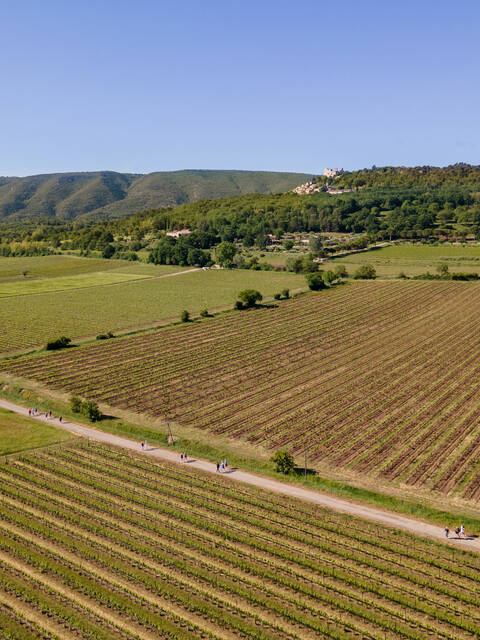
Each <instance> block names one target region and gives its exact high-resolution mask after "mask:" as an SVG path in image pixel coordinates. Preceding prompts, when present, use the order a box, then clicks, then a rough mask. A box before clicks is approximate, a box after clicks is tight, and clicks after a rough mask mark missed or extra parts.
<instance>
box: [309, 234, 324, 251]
mask: <svg viewBox="0 0 480 640" xmlns="http://www.w3.org/2000/svg"><path fill="white" fill-rule="evenodd" d="M308 248H309V249H310V251H311V252H312V253H318V252H319V251H321V250H322V239H321V238H320V237H318V236H310V238H309V240H308Z"/></svg>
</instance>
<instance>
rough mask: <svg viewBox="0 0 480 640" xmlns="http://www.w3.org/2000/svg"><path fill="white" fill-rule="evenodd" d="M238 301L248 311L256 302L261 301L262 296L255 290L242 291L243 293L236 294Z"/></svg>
mask: <svg viewBox="0 0 480 640" xmlns="http://www.w3.org/2000/svg"><path fill="white" fill-rule="evenodd" d="M238 299H239V300H240V301H241V303H242V304H243V305H244V306H245V307H246V308H247V309H249V308H251V307H254V306H255V305H256V304H257V302H260V301H261V300H263V296H262V294H261V293H260V291H257V290H256V289H243V291H240V293H239V294H238Z"/></svg>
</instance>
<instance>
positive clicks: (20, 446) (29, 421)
mask: <svg viewBox="0 0 480 640" xmlns="http://www.w3.org/2000/svg"><path fill="white" fill-rule="evenodd" d="M71 438H72V436H71V435H70V434H69V433H66V432H65V431H62V430H61V429H56V428H55V427H52V426H50V425H48V424H46V423H45V422H40V421H38V420H35V419H34V418H24V417H23V416H19V415H17V414H15V413H12V412H11V411H6V410H5V409H1V408H0V455H8V454H10V453H17V452H18V451H24V450H25V449H35V448H37V447H45V446H47V445H49V444H53V443H55V442H62V441H64V440H71Z"/></svg>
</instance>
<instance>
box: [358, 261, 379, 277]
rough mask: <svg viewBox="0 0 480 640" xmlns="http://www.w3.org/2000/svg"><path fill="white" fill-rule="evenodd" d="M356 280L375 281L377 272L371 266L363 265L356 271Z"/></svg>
mask: <svg viewBox="0 0 480 640" xmlns="http://www.w3.org/2000/svg"><path fill="white" fill-rule="evenodd" d="M353 277H354V278H355V280H375V278H376V277H377V272H376V271H375V267H374V266H373V265H371V264H362V265H361V266H360V267H358V269H357V270H356V271H355V274H354V276H353Z"/></svg>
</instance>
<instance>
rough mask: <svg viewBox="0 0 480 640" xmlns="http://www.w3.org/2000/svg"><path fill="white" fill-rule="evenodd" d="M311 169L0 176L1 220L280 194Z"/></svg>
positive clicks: (105, 214)
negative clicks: (250, 195)
mask: <svg viewBox="0 0 480 640" xmlns="http://www.w3.org/2000/svg"><path fill="white" fill-rule="evenodd" d="M311 177H312V175H311V174H306V173H286V172H275V171H230V170H219V171H216V170H200V169H191V170H189V169H186V170H183V171H162V172H155V173H148V174H133V173H117V172H115V171H92V172H82V173H80V172H79V173H51V174H43V175H35V176H26V177H23V178H17V177H0V220H22V219H31V218H57V219H60V220H73V219H77V218H80V219H83V220H85V219H93V220H94V219H103V218H119V217H123V216H128V215H130V214H133V213H136V212H137V211H140V210H142V209H150V208H155V207H169V206H177V205H180V204H186V203H189V202H196V201H197V200H204V199H211V198H224V197H232V196H237V195H244V194H247V193H281V192H283V191H288V190H290V189H293V188H294V187H296V186H297V185H299V184H301V183H302V182H305V180H307V179H311Z"/></svg>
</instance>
